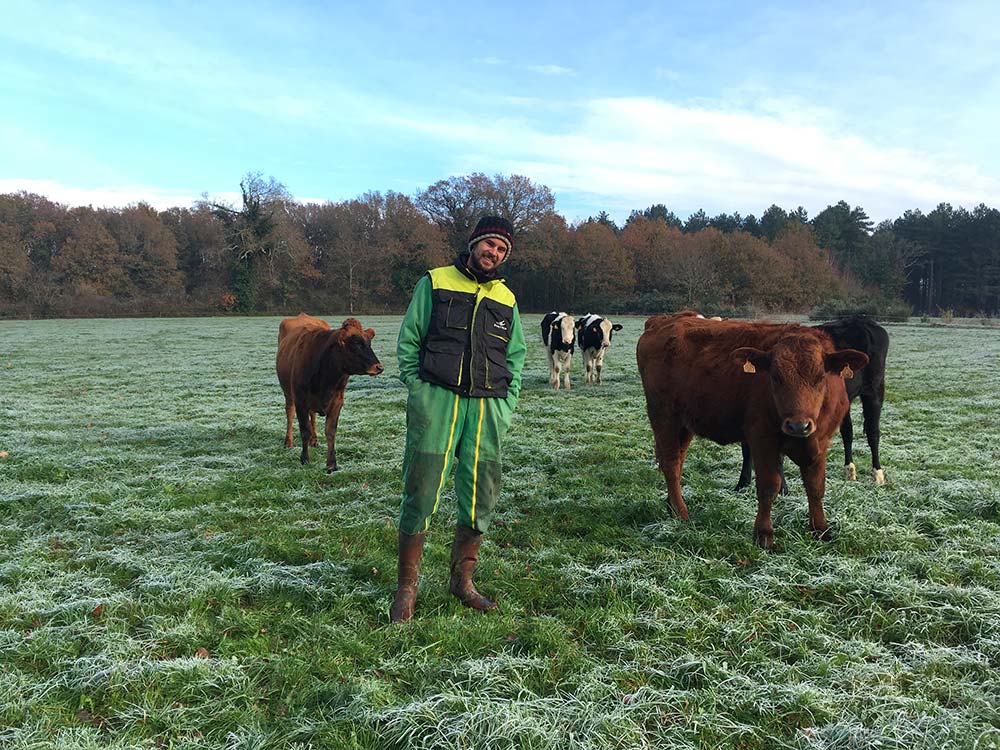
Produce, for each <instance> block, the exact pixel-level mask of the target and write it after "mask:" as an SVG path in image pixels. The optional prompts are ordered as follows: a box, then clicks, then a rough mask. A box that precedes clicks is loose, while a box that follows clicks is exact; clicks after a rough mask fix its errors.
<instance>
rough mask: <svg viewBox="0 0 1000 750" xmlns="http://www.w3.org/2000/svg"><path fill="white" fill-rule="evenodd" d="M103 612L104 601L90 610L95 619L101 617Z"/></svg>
mask: <svg viewBox="0 0 1000 750" xmlns="http://www.w3.org/2000/svg"><path fill="white" fill-rule="evenodd" d="M103 614H104V602H101V603H100V604H98V605H97V606H96V607H94V608H93V609H92V610H90V616H91V617H93V618H94V619H95V620H99V619H101V615H103Z"/></svg>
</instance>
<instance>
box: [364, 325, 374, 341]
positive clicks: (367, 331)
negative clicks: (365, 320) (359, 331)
mask: <svg viewBox="0 0 1000 750" xmlns="http://www.w3.org/2000/svg"><path fill="white" fill-rule="evenodd" d="M365 336H367V337H368V340H369V341H371V340H372V339H373V338H375V329H374V328H366V329H365Z"/></svg>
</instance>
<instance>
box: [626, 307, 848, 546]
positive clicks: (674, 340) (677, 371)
mask: <svg viewBox="0 0 1000 750" xmlns="http://www.w3.org/2000/svg"><path fill="white" fill-rule="evenodd" d="M636 359H637V361H638V364H639V375H640V377H641V378H642V387H643V390H644V391H645V394H646V412H647V414H648V415H649V423H650V425H651V426H652V428H653V436H654V438H655V443H656V458H657V460H658V461H659V464H660V469H661V470H662V471H663V475H664V477H665V479H666V481H667V494H668V496H669V500H670V507H671V509H672V510H673V512H674V513H676V514H677V515H678V516H679V517H680V518H682V519H687V517H688V511H687V506H686V505H685V504H684V498H683V497H682V496H681V468H682V466H683V464H684V456H685V455H686V453H687V449H688V446H689V445H690V444H691V439H692V437H693V436H694V435H699V436H701V437H706V438H709V439H710V440H714V441H715V442H717V443H723V444H726V443H737V442H741V441H746V442H747V443H748V444H749V446H750V455H751V457H752V459H753V467H754V471H755V472H756V474H757V518H756V520H755V521H754V538H755V539H756V541H757V543H758V544H759V545H760V546H761V547H764V548H765V549H771V548H772V547H773V546H774V527H773V525H772V523H771V503H772V502H773V500H774V498H775V496H776V495H777V493H778V490H779V488H780V487H781V471H780V466H781V456H782V455H785V456H788V457H789V458H791V459H792V461H794V462H795V463H796V464H798V466H799V468H800V470H801V472H802V481H803V483H804V484H805V487H806V495H807V496H808V498H809V528H810V530H811V531H812V532H813V534H814V535H815V536H817V537H825V536H826V533H827V521H826V516H825V515H824V513H823V493H824V490H825V483H826V451H827V447H828V446H829V444H830V438H831V437H832V436H833V434H834V433H835V432H836V431H837V427H838V426H839V425H840V423H841V422H842V421H843V420H844V415H845V414H846V413H847V410H848V408H849V403H848V400H847V392H846V390H845V389H844V384H843V381H842V378H849V377H852V376H853V374H854V371H856V370H859V369H861V368H862V367H864V366H865V365H866V364H867V363H868V357H867V356H866V355H865V354H863V353H862V352H859V351H856V350H854V349H844V350H837V349H836V347H835V346H834V344H833V340H832V339H831V338H830V335H829V334H828V333H826V332H825V331H821V330H818V329H815V328H809V327H806V326H799V325H795V324H771V323H743V322H739V321H712V320H705V319H704V318H700V317H698V316H697V314H696V313H691V312H685V313H680V314H678V315H661V316H656V317H653V318H650V319H649V320H647V321H646V328H645V331H644V332H643V334H642V335H641V336H640V337H639V344H638V346H637V348H636Z"/></svg>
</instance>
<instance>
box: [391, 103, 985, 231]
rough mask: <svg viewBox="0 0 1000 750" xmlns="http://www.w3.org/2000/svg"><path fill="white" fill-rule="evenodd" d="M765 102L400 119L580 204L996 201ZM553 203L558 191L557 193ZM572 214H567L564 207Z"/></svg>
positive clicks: (880, 208) (895, 150)
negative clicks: (556, 121)
mask: <svg viewBox="0 0 1000 750" xmlns="http://www.w3.org/2000/svg"><path fill="white" fill-rule="evenodd" d="M765 104H766V107H764V108H763V109H764V113H760V112H756V111H754V112H751V111H745V110H729V109H725V108H721V107H719V108H710V107H708V106H685V105H680V104H674V103H670V102H667V101H664V100H661V99H655V98H602V99H594V100H590V101H588V102H585V103H583V104H581V105H580V107H579V116H578V117H577V118H576V119H575V121H574V122H573V123H572V124H571V125H569V126H567V127H565V128H564V129H563V130H562V132H559V133H554V132H550V131H546V130H543V129H541V128H539V127H538V126H534V125H530V124H528V123H525V122H523V121H513V120H509V119H508V120H500V121H494V122H484V121H476V122H471V121H466V122H460V121H456V120H454V119H451V120H449V121H448V122H439V121H425V122H420V121H412V120H407V121H405V126H406V127H408V128H414V129H419V130H422V131H423V132H426V133H428V134H431V135H433V136H435V137H437V138H441V139H446V140H448V141H449V142H451V143H452V144H461V145H456V148H459V149H461V150H462V151H464V156H463V158H462V161H463V163H462V164H461V165H460V166H461V167H462V168H466V169H475V170H485V171H488V172H491V171H507V172H516V173H520V174H525V175H527V176H529V177H531V178H532V179H533V180H535V181H537V182H541V183H544V184H546V185H548V186H549V187H550V188H551V189H552V190H553V191H554V193H555V194H556V196H557V198H560V196H566V197H567V198H569V199H570V202H579V201H580V199H582V198H584V197H586V199H587V202H588V203H589V204H590V206H594V205H596V206H597V208H596V209H592V208H584V209H583V210H584V211H596V210H600V208H605V209H607V210H609V211H613V210H615V209H616V208H617V209H618V210H620V211H621V212H623V213H626V214H627V211H628V210H629V209H630V208H643V207H645V206H648V205H650V204H652V203H666V204H667V205H668V206H670V207H674V208H675V210H677V212H678V213H682V212H685V211H693V210H695V209H697V208H699V207H703V208H705V209H706V211H708V212H709V213H710V214H711V213H718V212H721V211H726V212H732V211H739V212H740V213H743V214H747V213H754V214H757V215H759V214H760V213H761V212H762V211H764V210H765V209H766V208H767V207H768V206H770V205H771V204H772V203H777V204H778V205H780V206H782V207H784V208H786V209H792V208H795V207H796V206H799V205H802V206H805V207H806V209H807V210H808V211H809V213H810V214H811V215H815V214H816V213H817V212H819V211H821V210H823V209H824V208H825V207H826V206H827V205H830V204H833V203H836V202H837V201H839V200H845V201H847V202H848V203H850V204H851V205H860V206H862V207H863V208H864V209H865V210H866V211H867V212H868V214H869V215H870V216H871V217H872V218H873V219H876V220H880V219H884V218H895V217H897V216H899V215H901V214H902V212H903V211H905V210H906V209H910V208H921V209H924V210H927V209H931V208H933V207H934V206H935V205H937V203H939V202H942V201H948V202H951V203H953V204H956V205H964V206H968V207H971V206H974V205H976V204H978V203H980V202H986V203H989V204H992V205H997V204H998V203H1000V182H998V181H997V180H996V179H994V178H992V177H989V176H986V175H984V174H983V173H982V172H981V171H980V170H979V169H977V168H976V166H975V165H973V164H968V163H964V164H963V163H960V162H958V161H956V160H955V159H954V158H953V157H951V156H949V155H947V154H934V153H920V152H917V151H914V150H909V149H904V148H899V147H894V146H892V147H886V146H883V145H881V144H876V143H873V142H871V141H869V140H866V139H865V138H864V137H862V136H860V135H858V134H855V133H847V132H841V131H839V130H837V129H836V127H835V126H832V125H830V124H828V122H829V121H828V118H826V117H825V113H824V112H823V111H822V110H818V109H809V108H807V107H801V106H799V105H798V104H791V105H787V104H786V105H785V106H782V104H781V102H779V101H778V100H770V101H768V102H766V103H765ZM559 202H560V204H563V201H562V200H561V199H560V201H559ZM570 218H574V217H572V216H571V217H570Z"/></svg>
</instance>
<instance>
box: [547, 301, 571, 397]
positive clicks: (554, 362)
mask: <svg viewBox="0 0 1000 750" xmlns="http://www.w3.org/2000/svg"><path fill="white" fill-rule="evenodd" d="M575 336H576V329H575V328H574V325H573V318H571V317H570V316H569V315H567V314H566V313H564V312H550V313H547V314H546V315H545V317H544V318H542V343H544V344H545V355H546V356H547V357H548V359H549V383H550V384H551V385H552V387H553V388H555V389H556V390H557V391H558V390H559V374H560V371H562V372H563V373H565V375H564V379H565V382H566V390H567V391H568V390H569V389H570V388H569V366H570V364H571V363H572V362H573V348H574V339H575Z"/></svg>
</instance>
